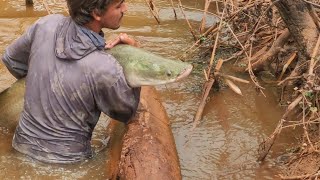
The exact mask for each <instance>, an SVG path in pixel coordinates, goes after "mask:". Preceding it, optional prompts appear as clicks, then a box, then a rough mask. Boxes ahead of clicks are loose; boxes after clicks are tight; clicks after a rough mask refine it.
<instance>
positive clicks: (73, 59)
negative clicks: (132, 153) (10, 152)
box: [2, 0, 140, 163]
mask: <svg viewBox="0 0 320 180" xmlns="http://www.w3.org/2000/svg"><path fill="white" fill-rule="evenodd" d="M67 4H68V8H69V13H70V15H71V17H64V16H62V15H49V16H46V17H43V18H41V19H40V20H38V21H37V22H36V23H35V24H33V25H32V26H31V27H30V28H29V30H28V31H27V32H26V33H25V34H24V35H23V36H22V37H20V38H19V39H17V40H16V41H15V42H13V43H12V44H11V45H10V46H9V47H8V48H7V49H6V51H5V54H4V55H3V58H2V59H3V62H4V64H5V65H6V66H7V68H8V69H9V71H10V72H11V73H12V74H13V75H14V76H15V77H16V78H18V79H19V78H22V77H25V76H26V94H25V103H24V109H23V112H22V114H21V117H20V121H19V124H18V126H17V128H16V131H15V134H14V138H13V142H12V145H13V147H14V148H15V149H16V150H18V151H19V152H21V153H24V154H27V155H29V156H31V157H33V158H35V159H38V160H40V161H43V162H49V163H74V162H78V161H81V160H84V159H86V158H89V157H91V156H92V152H91V146H90V140H91V136H92V132H93V129H94V127H95V125H96V123H97V121H98V118H99V116H100V113H101V111H102V112H104V113H106V114H107V115H109V116H110V117H111V118H114V119H116V120H119V121H122V122H125V123H126V122H127V121H128V120H129V119H130V118H131V117H132V116H133V114H134V113H135V111H136V109H137V106H138V103H139V97H140V88H131V87H129V86H128V85H127V83H126V80H125V78H124V74H123V71H122V67H121V66H120V65H119V64H118V63H117V61H116V60H115V59H114V58H113V57H112V56H111V55H109V54H107V53H105V52H104V48H105V47H107V48H112V47H113V46H114V45H116V44H118V43H127V44H131V45H134V44H135V42H134V40H133V39H130V38H129V37H128V36H127V35H126V34H121V35H120V37H119V38H118V39H116V40H115V41H113V42H111V43H109V44H107V45H105V40H104V38H103V32H102V31H101V29H102V28H110V29H117V28H119V26H120V21H121V19H122V16H123V13H124V12H125V11H126V10H127V6H126V4H125V3H124V0H67Z"/></svg>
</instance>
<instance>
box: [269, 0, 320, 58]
mask: <svg viewBox="0 0 320 180" xmlns="http://www.w3.org/2000/svg"><path fill="white" fill-rule="evenodd" d="M273 1H274V2H275V6H276V7H277V8H278V10H279V13H280V16H281V18H282V19H283V21H284V22H285V24H286V25H287V27H288V29H289V31H290V34H291V35H292V37H293V38H294V39H295V42H296V43H297V45H298V49H299V52H300V55H302V56H300V58H303V59H306V60H308V59H310V57H311V54H312V51H313V48H314V46H315V44H316V42H317V39H318V36H319V30H318V26H317V24H318V22H317V21H318V20H317V18H316V14H315V13H314V11H313V8H312V7H311V6H310V5H309V4H307V3H306V2H304V1H303V0H278V1H277V0H273Z"/></svg>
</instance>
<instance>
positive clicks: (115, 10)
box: [101, 0, 127, 29]
mask: <svg viewBox="0 0 320 180" xmlns="http://www.w3.org/2000/svg"><path fill="white" fill-rule="evenodd" d="M126 11H127V5H126V4H125V2H124V0H114V1H113V2H112V3H111V4H110V5H109V6H108V7H107V9H106V11H105V12H104V13H103V14H102V15H101V26H102V28H109V29H118V28H119V27H120V22H121V19H122V17H123V14H124V12H126Z"/></svg>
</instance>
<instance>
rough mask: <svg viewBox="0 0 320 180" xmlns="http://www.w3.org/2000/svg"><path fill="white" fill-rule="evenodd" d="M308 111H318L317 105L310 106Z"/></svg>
mask: <svg viewBox="0 0 320 180" xmlns="http://www.w3.org/2000/svg"><path fill="white" fill-rule="evenodd" d="M310 111H311V112H313V113H316V112H317V111H318V108H317V107H310Z"/></svg>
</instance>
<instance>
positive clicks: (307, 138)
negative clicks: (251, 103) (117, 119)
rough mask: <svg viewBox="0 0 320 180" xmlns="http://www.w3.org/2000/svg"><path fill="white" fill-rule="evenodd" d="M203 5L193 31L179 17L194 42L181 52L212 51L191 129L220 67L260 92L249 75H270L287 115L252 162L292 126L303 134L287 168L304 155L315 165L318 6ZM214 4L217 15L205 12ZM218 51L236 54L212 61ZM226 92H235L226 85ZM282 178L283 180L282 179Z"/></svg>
mask: <svg viewBox="0 0 320 180" xmlns="http://www.w3.org/2000/svg"><path fill="white" fill-rule="evenodd" d="M178 1H179V7H180V10H181V11H182V13H183V14H184V15H185V13H184V10H185V9H188V8H189V7H185V6H183V5H182V3H181V1H180V0H178ZM205 1H206V2H205V7H204V10H203V12H204V14H203V18H202V22H201V24H200V25H199V26H200V27H199V28H194V27H192V26H191V24H190V23H189V21H188V19H187V17H186V16H185V17H186V21H187V23H188V26H189V29H190V32H191V34H192V35H193V37H194V38H195V43H194V44H193V45H192V46H191V47H190V48H188V49H187V50H186V53H189V54H192V53H194V52H196V51H197V50H198V49H199V48H200V47H206V48H207V49H210V50H212V54H211V59H210V62H209V63H208V66H207V69H205V70H204V74H205V77H206V82H205V85H204V89H203V97H202V101H201V103H200V106H199V108H198V112H197V114H196V117H195V122H196V124H197V123H198V121H199V120H200V119H201V115H202V111H203V108H204V106H205V102H206V98H207V96H208V94H209V93H208V91H210V89H211V87H212V84H213V82H214V81H215V79H217V78H218V77H220V76H222V74H221V73H219V70H220V68H221V65H222V63H223V62H226V61H231V60H232V61H234V66H235V70H237V71H240V72H246V73H249V75H250V78H251V80H252V82H253V83H254V84H255V86H256V88H257V89H258V90H260V91H261V92H262V93H263V89H264V88H263V87H262V86H261V85H260V83H259V79H258V78H256V76H255V75H256V74H258V73H259V72H260V71H270V72H271V73H273V74H274V75H275V76H276V77H277V79H278V80H277V81H275V82H274V83H276V84H277V85H278V86H279V88H280V87H281V88H282V89H283V91H282V93H283V95H281V97H284V94H286V95H287V96H286V99H282V101H285V102H287V110H286V112H285V113H284V115H283V116H282V118H281V119H280V120H279V123H278V125H277V127H276V129H275V131H274V132H273V133H272V134H271V135H270V136H269V137H268V138H267V139H266V140H265V141H264V142H262V143H261V145H260V147H259V150H258V151H259V157H258V160H259V161H263V160H264V159H265V157H266V156H267V154H268V152H269V150H270V149H271V147H272V145H273V143H274V141H275V139H276V138H277V136H278V135H279V134H280V133H281V131H282V130H283V129H285V128H294V127H297V126H299V127H302V129H303V140H302V141H303V142H302V143H301V144H302V145H303V146H302V147H301V148H300V149H301V151H300V154H298V155H297V156H295V159H293V160H292V161H291V163H292V162H293V161H297V160H298V161H297V162H298V163H299V162H301V157H305V156H306V155H312V156H313V157H317V158H318V160H319V159H320V156H319V153H320V140H319V137H320V126H319V122H320V121H319V120H320V115H319V109H320V104H319V95H320V94H319V91H320V79H319V74H320V64H319V60H320V58H319V44H320V36H319V30H320V26H319V24H320V22H319V18H318V14H319V8H320V5H319V2H317V1H305V0H291V1H289V0H282V1H279V0H272V1H271V0H242V1H239V0H225V1H219V2H217V1H213V0H205ZM214 5H215V6H217V8H216V9H218V10H217V11H216V12H209V7H210V6H214ZM201 11H202V10H201ZM207 14H211V15H212V14H214V15H215V16H217V17H218V18H219V19H220V23H217V24H214V25H212V26H211V27H205V21H206V16H207ZM196 29H199V31H198V30H196ZM222 46H223V47H224V48H225V47H226V46H228V47H230V48H233V49H236V52H235V53H234V54H233V55H232V56H230V57H228V58H226V59H223V60H222V59H220V60H217V59H216V58H215V54H216V49H217V48H219V47H222ZM214 64H216V66H215V65H214ZM231 80H235V79H231ZM230 88H231V89H233V90H235V89H236V88H234V87H232V86H230ZM311 137H312V138H311ZM318 160H316V161H317V162H318ZM319 162H320V161H319ZM296 167H297V166H296ZM292 172H295V171H292ZM293 174H294V173H293ZM308 175H309V176H305V175H304V176H303V177H304V178H305V177H318V176H319V172H318V169H314V172H312V173H310V174H308ZM296 177H297V176H296ZM282 178H283V179H286V177H282ZM290 178H292V177H287V179H290Z"/></svg>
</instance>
